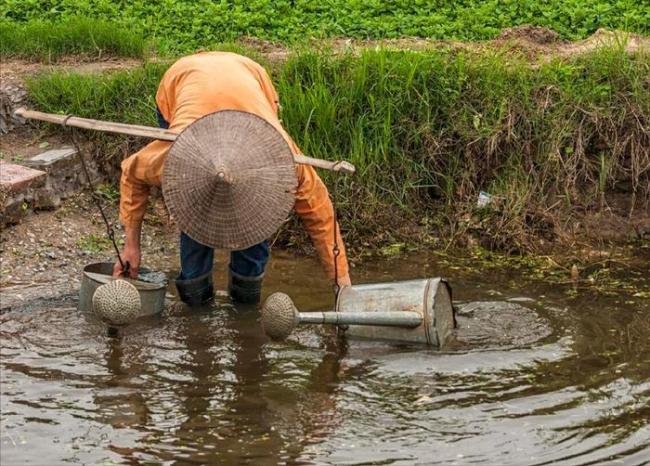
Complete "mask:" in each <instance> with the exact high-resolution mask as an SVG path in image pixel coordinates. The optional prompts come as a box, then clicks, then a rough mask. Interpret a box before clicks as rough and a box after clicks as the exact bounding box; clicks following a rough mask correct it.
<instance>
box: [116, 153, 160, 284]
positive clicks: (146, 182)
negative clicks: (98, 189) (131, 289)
mask: <svg viewBox="0 0 650 466" xmlns="http://www.w3.org/2000/svg"><path fill="white" fill-rule="evenodd" d="M170 146H171V144H170V143H169V142H165V141H154V142H152V143H150V144H148V145H147V146H145V147H144V148H143V149H142V150H140V151H139V152H137V153H135V154H133V155H132V156H130V157H129V158H127V159H125V160H124V161H123V162H122V177H121V179H120V221H121V222H122V225H124V233H125V242H124V249H123V250H122V252H121V253H120V257H121V258H122V261H123V262H124V264H125V265H126V262H128V263H129V277H131V278H137V276H138V269H139V268H140V259H141V256H142V253H141V249H140V234H141V231H142V219H143V217H144V212H145V209H146V207H147V199H148V198H149V190H150V186H152V185H153V186H160V178H161V174H162V167H163V162H164V155H165V153H166V152H167V150H168V149H169V147H170ZM123 273H124V270H123V268H122V264H120V261H119V260H116V262H115V265H114V266H113V276H114V277H119V276H121V275H122V274H123Z"/></svg>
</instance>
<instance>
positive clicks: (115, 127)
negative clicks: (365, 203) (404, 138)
mask: <svg viewBox="0 0 650 466" xmlns="http://www.w3.org/2000/svg"><path fill="white" fill-rule="evenodd" d="M14 115H15V116H17V117H20V118H24V119H29V120H40V121H46V122H48V123H54V124H57V125H64V126H74V127H75V128H83V129H91V130H93V131H104V132H107V133H117V134H126V135H129V136H139V137H144V138H149V139H159V140H161V141H170V142H173V141H175V140H176V138H177V137H178V133H176V132H174V131H170V130H168V129H162V128H153V127H151V126H142V125H130V124H126V123H115V122H112V121H102V120H93V119H92V118H80V117H76V116H74V115H57V114H54V113H44V112H37V111H35V110H28V109H26V108H24V107H21V108H18V109H16V110H15V111H14ZM294 161H295V162H296V163H300V164H303V165H311V166H312V167H317V168H323V169H325V170H331V171H340V172H344V173H354V172H355V167H354V165H352V164H351V163H350V162H346V161H344V160H342V161H338V162H331V161H329V160H323V159H315V158H313V157H307V156H306V155H295V156H294Z"/></svg>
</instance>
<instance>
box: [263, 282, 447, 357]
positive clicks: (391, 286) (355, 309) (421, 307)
mask: <svg viewBox="0 0 650 466" xmlns="http://www.w3.org/2000/svg"><path fill="white" fill-rule="evenodd" d="M300 324H331V325H337V326H339V328H342V329H344V330H345V332H346V334H347V335H349V336H352V337H360V338H372V339H379V340H393V341H400V342H412V343H423V344H426V345H429V346H434V347H441V346H444V345H445V343H446V342H447V340H448V339H449V337H450V336H451V335H452V332H453V329H454V328H455V326H456V320H455V316H454V308H453V305H452V301H451V289H450V288H449V285H448V284H447V282H446V281H445V280H444V279H442V278H428V279H420V280H408V281H401V282H391V283H376V284H368V285H355V286H347V287H344V288H342V289H341V290H340V292H339V294H338V297H337V300H336V306H335V308H334V311H328V312H300V311H298V309H296V307H295V305H294V304H293V302H292V301H291V298H290V297H289V296H287V295H286V294H284V293H274V294H272V295H271V296H269V297H268V298H267V300H266V301H265V303H264V306H263V307H262V328H263V329H264V331H265V332H266V334H267V335H268V336H270V337H271V338H273V339H276V340H282V339H284V338H287V337H288V336H289V335H290V334H291V332H292V331H293V329H294V328H295V327H296V326H298V325H300Z"/></svg>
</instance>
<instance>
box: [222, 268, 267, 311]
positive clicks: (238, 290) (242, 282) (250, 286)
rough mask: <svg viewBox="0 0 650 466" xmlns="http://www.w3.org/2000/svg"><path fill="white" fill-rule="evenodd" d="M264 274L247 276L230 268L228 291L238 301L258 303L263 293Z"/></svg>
mask: <svg viewBox="0 0 650 466" xmlns="http://www.w3.org/2000/svg"><path fill="white" fill-rule="evenodd" d="M263 278H264V274H262V275H258V276H256V277H245V276H243V275H239V274H238V273H235V272H233V271H232V270H230V274H229V277H228V292H229V293H230V297H231V298H232V300H233V301H234V302H236V303H241V304H258V303H259V302H260V297H261V295H262V279H263Z"/></svg>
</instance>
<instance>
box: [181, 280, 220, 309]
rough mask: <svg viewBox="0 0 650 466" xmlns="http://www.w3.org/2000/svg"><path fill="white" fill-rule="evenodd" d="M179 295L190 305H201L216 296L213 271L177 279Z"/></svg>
mask: <svg viewBox="0 0 650 466" xmlns="http://www.w3.org/2000/svg"><path fill="white" fill-rule="evenodd" d="M176 289H177V290H178V296H180V298H181V300H182V301H183V302H184V303H185V304H187V305H188V306H200V305H201V304H205V303H207V302H208V301H210V300H211V299H212V298H213V297H214V286H213V285H212V272H208V273H206V274H205V275H201V276H200V277H196V278H191V279H189V280H178V279H177V280H176Z"/></svg>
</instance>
